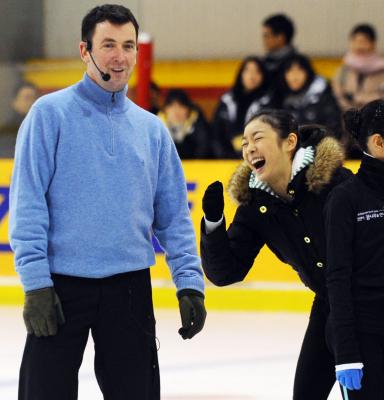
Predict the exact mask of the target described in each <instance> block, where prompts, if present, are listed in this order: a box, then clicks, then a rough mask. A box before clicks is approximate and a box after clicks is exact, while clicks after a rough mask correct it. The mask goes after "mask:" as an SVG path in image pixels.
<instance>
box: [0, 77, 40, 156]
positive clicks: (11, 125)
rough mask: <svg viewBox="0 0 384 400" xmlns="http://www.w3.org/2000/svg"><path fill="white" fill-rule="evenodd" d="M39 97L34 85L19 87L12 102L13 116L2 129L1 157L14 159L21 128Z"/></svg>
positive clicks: (25, 83)
mask: <svg viewBox="0 0 384 400" xmlns="http://www.w3.org/2000/svg"><path fill="white" fill-rule="evenodd" d="M38 97H39V91H38V89H37V87H36V86H35V85H33V84H32V83H29V82H23V83H21V84H20V85H19V86H18V87H17V90H16V92H15V96H14V98H13V99H12V102H11V107H12V115H11V116H10V118H9V120H8V121H6V123H5V124H4V125H3V126H2V127H1V128H0V157H4V158H13V156H14V152H15V143H16V136H17V132H18V130H19V127H20V125H21V123H22V122H23V119H24V117H25V116H26V115H27V113H28V111H29V109H30V108H31V106H32V104H33V103H34V102H35V100H36V99H37V98H38Z"/></svg>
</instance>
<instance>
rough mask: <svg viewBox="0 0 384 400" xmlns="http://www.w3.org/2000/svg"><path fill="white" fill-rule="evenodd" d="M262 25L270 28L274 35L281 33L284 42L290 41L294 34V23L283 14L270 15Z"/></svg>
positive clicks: (288, 42)
mask: <svg viewBox="0 0 384 400" xmlns="http://www.w3.org/2000/svg"><path fill="white" fill-rule="evenodd" d="M263 25H264V26H267V27H268V28H270V29H271V31H272V32H273V34H274V35H279V34H283V35H284V37H285V41H286V44H290V43H291V42H292V38H293V35H294V34H295V25H294V24H293V22H292V20H291V19H290V18H288V17H287V16H286V15H285V14H275V15H271V16H270V17H268V18H266V19H265V20H264V21H263Z"/></svg>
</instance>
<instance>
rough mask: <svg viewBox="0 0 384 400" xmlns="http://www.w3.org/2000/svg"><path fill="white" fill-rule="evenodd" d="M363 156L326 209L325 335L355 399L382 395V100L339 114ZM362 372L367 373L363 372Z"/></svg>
mask: <svg viewBox="0 0 384 400" xmlns="http://www.w3.org/2000/svg"><path fill="white" fill-rule="evenodd" d="M344 120H345V124H346V128H347V129H348V130H349V132H350V133H351V134H352V135H353V137H354V138H355V139H357V141H358V143H359V145H360V147H361V149H362V150H363V152H364V156H363V158H362V161H361V165H360V168H359V170H358V172H357V174H356V175H355V176H353V177H352V178H350V179H349V180H347V181H346V182H344V183H342V184H340V185H339V186H337V187H336V188H335V189H334V191H333V192H332V193H331V194H330V196H329V199H328V201H327V205H326V208H325V216H326V218H325V221H326V237H327V268H326V278H327V287H328V295H329V303H330V308H331V312H330V321H329V322H330V323H329V331H330V332H329V338H330V343H331V346H332V348H333V351H334V354H335V359H336V360H335V363H336V377H337V379H338V381H339V382H340V383H341V385H343V386H345V387H346V388H347V389H350V390H351V392H350V393H349V398H350V399H353V400H360V399H361V400H362V399H364V400H371V399H382V398H383V397H384V372H383V371H384V268H383V260H384V248H383V244H384V101H383V100H375V101H372V102H370V103H368V104H367V105H365V106H364V107H363V108H362V109H361V110H360V111H359V110H357V109H351V110H349V111H347V112H346V113H345V114H344ZM363 372H364V374H363Z"/></svg>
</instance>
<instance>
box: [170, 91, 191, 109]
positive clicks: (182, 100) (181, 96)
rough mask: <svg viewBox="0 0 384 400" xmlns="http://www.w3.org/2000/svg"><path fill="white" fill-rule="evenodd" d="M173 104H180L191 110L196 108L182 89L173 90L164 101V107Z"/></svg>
mask: <svg viewBox="0 0 384 400" xmlns="http://www.w3.org/2000/svg"><path fill="white" fill-rule="evenodd" d="M172 103H179V104H181V105H183V106H185V107H187V108H189V109H191V108H194V105H193V103H192V101H191V99H190V98H189V96H188V94H187V93H186V92H185V91H184V90H182V89H171V90H170V91H169V92H168V93H167V95H166V97H165V100H164V107H166V106H169V105H170V104H172Z"/></svg>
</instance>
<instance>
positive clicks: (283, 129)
mask: <svg viewBox="0 0 384 400" xmlns="http://www.w3.org/2000/svg"><path fill="white" fill-rule="evenodd" d="M256 119H259V120H260V121H262V122H264V123H266V124H268V125H270V126H271V127H272V128H273V129H274V130H275V131H276V132H277V133H278V135H279V137H280V139H285V138H287V137H288V135H289V134H290V133H291V132H293V133H296V134H297V135H298V131H299V125H298V123H297V121H296V119H295V117H294V116H293V115H292V114H291V113H289V112H288V111H285V110H274V109H267V108H266V109H263V110H260V111H257V112H256V113H255V114H253V115H251V116H250V117H249V118H248V120H247V121H246V123H245V126H247V125H248V124H249V123H251V122H252V121H254V120H256Z"/></svg>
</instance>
